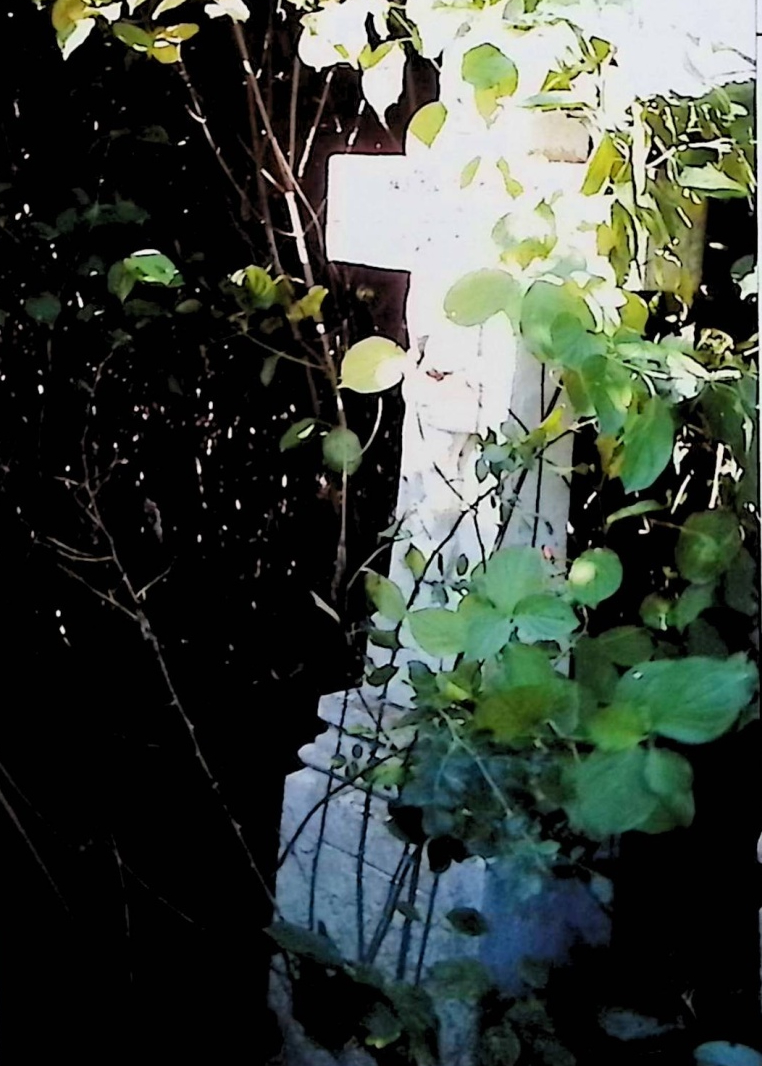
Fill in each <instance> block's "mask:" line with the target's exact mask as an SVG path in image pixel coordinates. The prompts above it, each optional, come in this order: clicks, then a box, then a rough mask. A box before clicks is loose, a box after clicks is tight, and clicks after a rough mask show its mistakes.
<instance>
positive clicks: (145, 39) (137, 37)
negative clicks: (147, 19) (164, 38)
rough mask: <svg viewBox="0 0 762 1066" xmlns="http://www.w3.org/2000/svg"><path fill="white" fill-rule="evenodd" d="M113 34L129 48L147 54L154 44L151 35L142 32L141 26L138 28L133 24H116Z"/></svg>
mask: <svg viewBox="0 0 762 1066" xmlns="http://www.w3.org/2000/svg"><path fill="white" fill-rule="evenodd" d="M111 32H112V33H113V35H114V36H115V37H116V38H117V39H118V40H120V41H122V43H123V44H126V45H127V46H128V48H134V49H135V50H136V51H140V52H147V51H148V49H149V48H150V47H151V45H152V44H153V37H152V36H151V34H150V33H146V31H145V30H141V28H140V26H136V25H134V23H132V22H116V23H115V24H114V25H113V26H112V27H111Z"/></svg>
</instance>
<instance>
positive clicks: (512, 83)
mask: <svg viewBox="0 0 762 1066" xmlns="http://www.w3.org/2000/svg"><path fill="white" fill-rule="evenodd" d="M461 76H462V78H463V81H465V82H467V83H468V84H469V85H473V87H474V88H475V89H476V90H477V91H478V90H484V89H491V90H493V91H494V93H495V95H496V96H497V97H500V96H513V94H514V93H515V92H516V89H517V87H518V84H519V72H518V69H517V67H516V64H515V63H514V62H513V61H512V60H510V59H509V58H508V56H506V55H504V54H503V53H502V52H501V51H500V49H499V48H496V47H495V46H494V44H479V45H477V46H476V48H471V49H469V51H468V52H466V54H465V55H464V56H463V63H462V65H461Z"/></svg>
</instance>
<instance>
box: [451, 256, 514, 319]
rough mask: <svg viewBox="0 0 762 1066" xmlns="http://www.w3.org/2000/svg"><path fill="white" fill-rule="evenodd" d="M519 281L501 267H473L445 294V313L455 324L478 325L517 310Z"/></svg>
mask: <svg viewBox="0 0 762 1066" xmlns="http://www.w3.org/2000/svg"><path fill="white" fill-rule="evenodd" d="M519 299H520V289H519V286H518V282H516V281H515V280H514V278H512V277H511V276H510V274H508V273H506V271H504V270H486V269H485V270H475V271H473V272H472V273H471V274H466V275H465V277H462V278H460V280H459V281H456V282H455V284H454V285H453V286H452V287H451V288H450V290H449V291H448V293H447V295H446V296H445V302H444V309H445V314H446V315H447V317H448V318H449V319H450V321H451V322H454V323H455V324H456V325H458V326H480V325H481V324H482V323H483V322H486V321H487V320H488V319H490V318H492V316H493V315H496V314H498V313H499V312H500V311H503V312H504V313H505V314H507V315H509V316H511V315H513V314H515V313H516V311H517V309H518V303H519Z"/></svg>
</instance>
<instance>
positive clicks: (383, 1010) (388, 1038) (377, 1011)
mask: <svg viewBox="0 0 762 1066" xmlns="http://www.w3.org/2000/svg"><path fill="white" fill-rule="evenodd" d="M362 1024H363V1025H364V1026H365V1028H366V1030H367V1036H366V1037H365V1043H366V1044H367V1045H368V1047H374V1048H385V1047H388V1046H389V1045H390V1044H393V1043H394V1042H395V1041H396V1040H399V1038H400V1037H401V1036H402V1025H401V1023H400V1020H399V1018H398V1017H397V1015H396V1014H395V1013H394V1011H393V1010H391V1009H390V1008H389V1007H387V1005H386V1004H385V1003H383V1002H382V1001H380V1000H379V1001H378V1002H377V1003H374V1004H373V1007H372V1008H371V1010H370V1011H369V1012H368V1014H366V1015H365V1017H364V1018H363V1020H362Z"/></svg>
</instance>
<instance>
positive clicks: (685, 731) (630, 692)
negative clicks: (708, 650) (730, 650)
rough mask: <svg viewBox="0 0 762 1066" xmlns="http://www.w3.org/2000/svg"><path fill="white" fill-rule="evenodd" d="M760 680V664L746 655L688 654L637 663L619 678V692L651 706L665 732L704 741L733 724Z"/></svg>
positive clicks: (683, 739)
mask: <svg viewBox="0 0 762 1066" xmlns="http://www.w3.org/2000/svg"><path fill="white" fill-rule="evenodd" d="M756 683H757V676H756V670H755V669H754V667H753V666H752V664H751V663H750V662H749V661H748V660H747V659H746V658H745V657H744V656H743V655H732V656H730V658H728V659H713V658H708V657H706V656H688V657H686V658H684V659H661V660H659V661H657V662H649V663H642V664H640V665H638V666H636V667H633V668H632V669H631V670H628V672H627V673H626V674H625V675H624V676H623V677H622V678H621V679H620V680H619V683H618V684H617V687H616V690H615V693H614V698H615V700H616V701H617V702H622V703H630V704H634V705H640V706H643V707H647V708H648V710H649V713H650V715H651V722H652V728H653V730H654V732H656V733H659V734H661V736H664V737H669V738H670V739H671V740H678V741H680V742H681V743H683V744H704V743H706V742H707V741H710V740H716V739H717V737H719V736H722V734H723V733H725V732H727V730H728V729H730V727H731V726H732V724H733V722H734V721H735V720H736V718H737V717H738V714H739V712H740V711H742V710H743V708H744V707H746V705H747V704H748V703H749V701H750V700H751V698H752V696H753V694H754V690H755V688H756Z"/></svg>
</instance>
